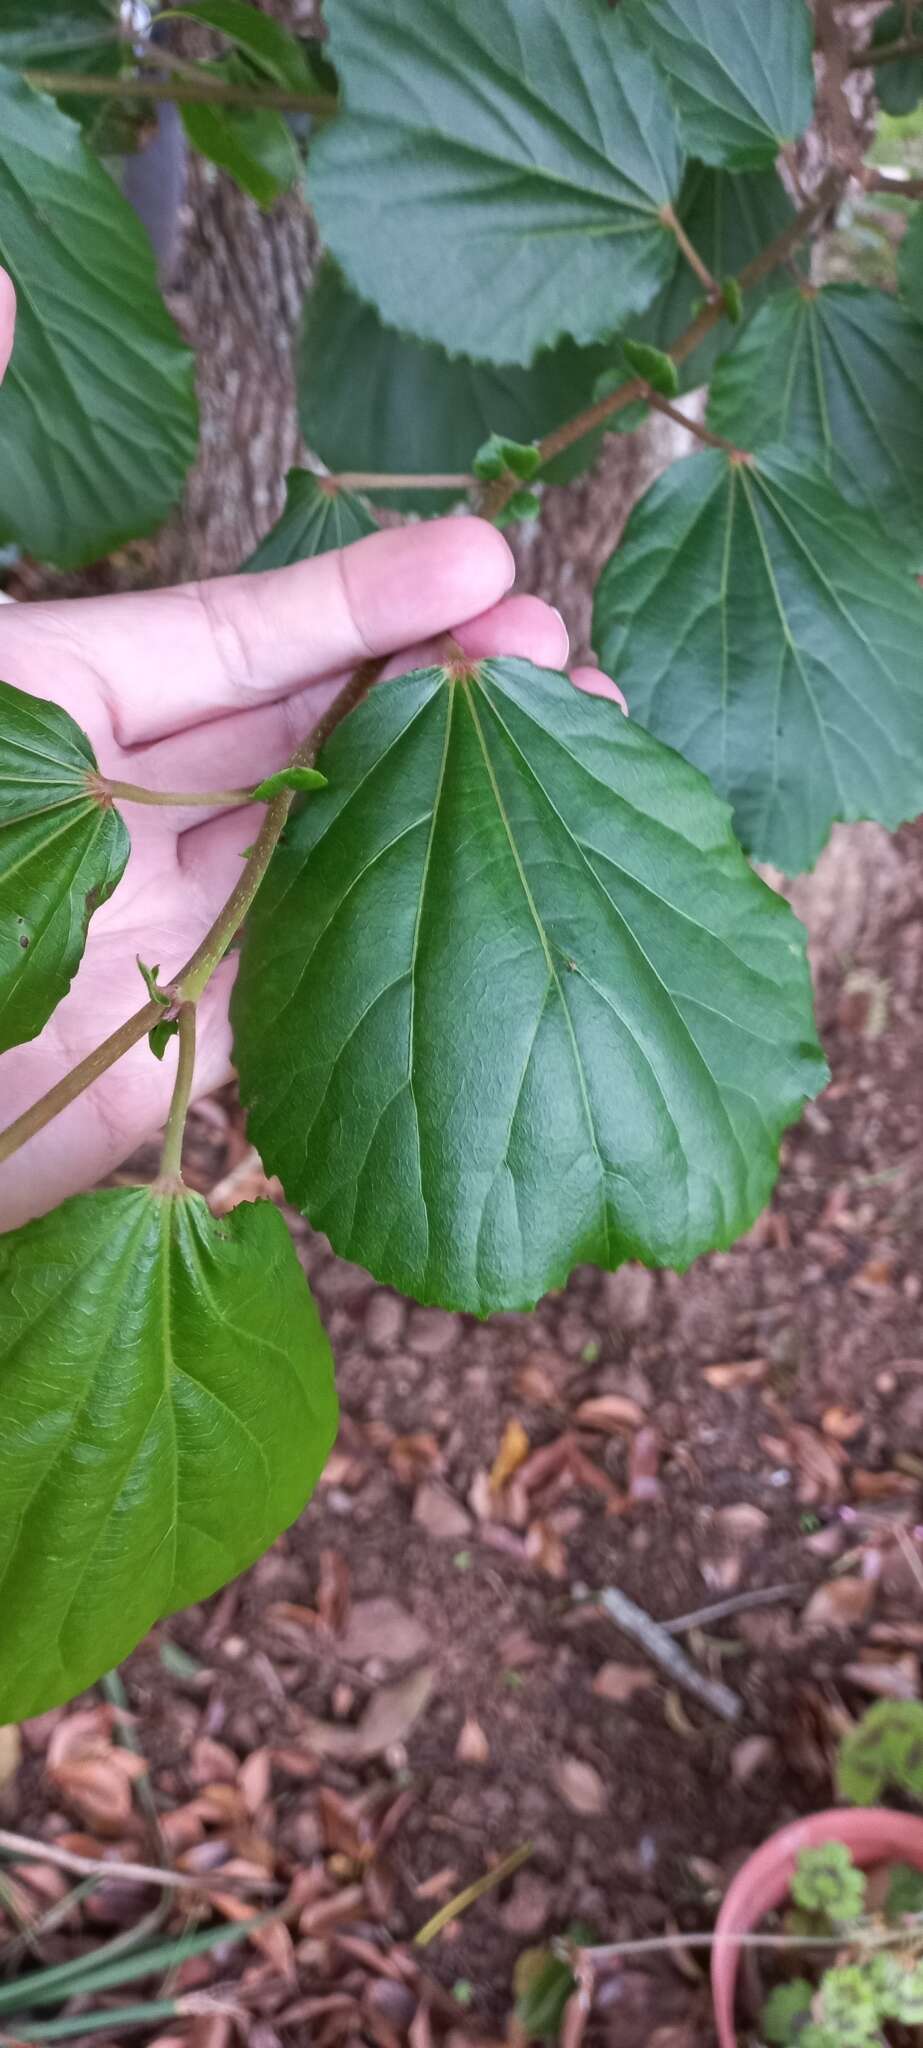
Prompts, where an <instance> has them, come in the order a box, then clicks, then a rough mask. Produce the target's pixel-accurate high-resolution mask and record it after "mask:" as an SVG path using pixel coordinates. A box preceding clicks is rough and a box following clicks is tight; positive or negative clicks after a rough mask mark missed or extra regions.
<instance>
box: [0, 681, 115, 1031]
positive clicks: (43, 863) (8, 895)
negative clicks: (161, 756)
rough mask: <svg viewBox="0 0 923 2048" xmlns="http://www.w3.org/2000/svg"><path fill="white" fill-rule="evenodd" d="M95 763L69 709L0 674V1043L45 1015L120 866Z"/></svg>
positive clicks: (36, 1027) (36, 1025)
mask: <svg viewBox="0 0 923 2048" xmlns="http://www.w3.org/2000/svg"><path fill="white" fill-rule="evenodd" d="M95 771H96V758H95V755H94V753H93V750H92V748H91V746H90V743H89V741H88V740H87V739H86V738H85V737H84V735H83V733H82V732H81V730H80V727H79V726H78V725H75V724H74V721H73V719H72V718H69V717H68V715H67V712H66V711H62V710H60V708H59V706H58V705H57V704H50V703H48V702H47V701H46V700H45V699H44V698H42V697H29V696H27V695H26V694H25V692H24V691H22V690H14V689H13V688H12V687H11V685H10V684H9V683H0V1052H6V1051H8V1049H9V1047H10V1046H11V1045H21V1044H22V1043H23V1041H24V1040H25V1039H27V1038H36V1037H37V1036H38V1033H39V1032H40V1031H41V1030H42V1028H43V1026H44V1025H45V1024H47V1022H48V1019H49V1017H50V1016H51V1013H52V1011H53V1010H55V1009H56V1008H57V1005H58V1003H59V1002H60V1001H61V998H62V996H65V995H66V994H67V991H68V988H69V987H70V984H71V981H72V979H73V976H74V975H75V973H76V971H77V968H78V966H79V964H80V960H81V958H82V955H83V948H84V945H85V942H86V935H87V926H88V924H89V922H90V918H91V916H92V914H93V911H94V910H96V909H98V907H99V905H100V904H101V903H105V901H106V898H107V896H111V894H112V891H113V889H114V888H115V886H116V883H117V882H118V881H119V880H120V879H121V876H122V874H123V872H124V869H125V863H126V861H127V859H128V852H129V838H128V833H127V831H126V828H125V826H124V825H123V823H122V820H121V818H120V817H119V815H118V812H117V811H114V810H112V809H111V807H108V806H104V805H103V804H102V803H101V802H100V801H99V798H98V797H95V796H93V795H92V794H91V792H90V789H89V787H88V783H87V777H88V776H90V775H92V774H94V773H95Z"/></svg>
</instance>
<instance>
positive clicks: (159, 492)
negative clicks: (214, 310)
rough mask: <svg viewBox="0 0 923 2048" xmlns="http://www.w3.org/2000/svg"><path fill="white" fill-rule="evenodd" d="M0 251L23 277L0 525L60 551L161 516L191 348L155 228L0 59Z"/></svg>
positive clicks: (190, 394)
mask: <svg viewBox="0 0 923 2048" xmlns="http://www.w3.org/2000/svg"><path fill="white" fill-rule="evenodd" d="M0 262H2V263H3V264H4V265H5V267H6V268H7V270H8V271H9V272H10V274H11V276H12V278H13V282H14V284H15V285H16V289H17V294H18V300H19V312H18V320H17V327H16V345H15V348H14V350H13V360H12V362H11V364H10V368H9V370H8V372H7V375H6V379H5V381H4V384H3V388H2V390H0V445H2V448H3V462H2V465H0V538H2V539H4V540H16V541H18V542H19V543H20V544H21V546H23V547H24V548H27V549H28V550H29V552H30V553H31V554H35V555H39V556H41V557H43V558H44V559H46V560H49V561H53V562H58V563H60V564H61V565H62V566H64V567H71V566H73V565H74V564H76V563H79V562H85V561H89V560H91V559H93V558H94V557H96V556H98V555H104V554H107V553H108V552H109V551H110V549H112V548H114V547H117V546H119V545H120V543H121V542H123V541H125V540H127V539H129V538H130V537H131V536H132V535H134V534H139V533H147V532H149V531H150V530H151V528H153V527H154V526H156V525H157V524H158V523H159V521H160V520H161V519H163V518H164V516H165V514H166V513H167V512H168V511H169V509H170V507H171V505H172V504H173V503H174V501H175V500H176V498H177V497H178V496H179V493H180V490H181V488H182V483H183V478H184V476H185V474H186V470H187V468H188V467H189V464H190V462H191V461H192V458H193V456H194V454H195V448H196V424H197V413H196V402H195V391H194V382H193V359H192V357H191V355H190V354H189V351H188V349H186V348H184V347H183V345H182V343H181V341H180V339H179V335H178V333H177V330H176V328H175V327H174V325H173V322H172V320H171V318H170V316H169V314H168V312H167V310H166V307H165V306H164V303H163V300H162V298H161V296H160V293H159V291H158V289H157V282H156V278H155V274H154V257H153V252H152V250H151V245H150V242H149V241H148V238H147V235H146V234H145V232H144V229H143V228H142V226H141V224H140V222H139V221H138V220H137V219H136V217H135V215H134V213H133V212H132V210H131V208H130V206H129V205H128V204H127V202H126V201H125V200H124V199H123V198H122V196H121V194H120V192H119V191H118V190H117V187H116V186H115V184H114V182H113V180H112V178H110V177H109V175H108V173H107V172H106V171H105V170H104V169H103V167H102V165H101V164H100V163H98V162H97V161H96V159H95V157H93V156H92V155H91V154H90V151H89V150H88V149H87V148H86V146H85V144H84V142H83V140H82V137H81V135H80V131H79V129H78V128H77V127H76V126H75V125H74V123H73V122H72V121H70V120H69V119H68V118H67V116H66V115H65V114H62V113H61V111H60V109H59V108H58V107H56V106H55V104H54V101H53V100H49V99H46V98H45V97H43V96H42V95H41V94H39V93H35V92H32V90H31V89H30V87H29V86H27V85H25V84H24V83H23V82H22V80H21V79H18V78H16V77H14V76H13V74H12V73H11V72H7V71H0Z"/></svg>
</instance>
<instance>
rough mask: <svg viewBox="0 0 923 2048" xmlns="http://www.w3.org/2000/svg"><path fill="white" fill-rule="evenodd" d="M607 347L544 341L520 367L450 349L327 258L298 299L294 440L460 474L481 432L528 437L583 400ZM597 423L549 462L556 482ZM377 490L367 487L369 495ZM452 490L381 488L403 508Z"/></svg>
mask: <svg viewBox="0 0 923 2048" xmlns="http://www.w3.org/2000/svg"><path fill="white" fill-rule="evenodd" d="M612 359H613V351H612V349H611V347H610V348H607V347H606V346H605V344H603V343H599V344H597V345H596V346H595V347H593V348H578V347H577V346H576V344H575V343H574V342H572V341H563V342H559V344H558V346H557V348H555V349H543V350H542V353H541V355H539V356H538V357H537V358H536V361H535V362H534V364H533V365H532V368H531V369H528V370H524V369H521V368H518V367H516V366H508V367H506V368H503V367H500V366H498V365H495V364H492V363H475V362H472V361H470V359H469V358H468V357H466V356H449V355H447V354H446V352H445V350H444V349H441V348H437V347H436V346H435V345H434V344H433V343H432V342H424V341H414V340H413V339H412V337H411V336H410V335H407V334H399V333H398V331H397V329H396V328H394V327H385V326H384V325H383V323H382V321H381V320H380V319H379V317H378V314H377V313H376V311H375V308H374V306H369V305H365V304H364V303H363V301H362V300H361V299H357V297H356V295H355V293H354V292H352V291H350V289H349V286H348V284H347V283H346V281H345V279H344V278H343V277H342V275H341V273H340V272H339V270H338V269H337V266H336V264H335V263H332V262H331V261H330V260H329V258H328V260H327V261H326V262H325V263H324V264H323V265H322V266H321V270H320V274H319V276H318V279H317V283H316V284H315V286H314V289H313V291H311V292H310V294H309V296H308V301H307V305H306V308H305V318H304V327H303V330H302V339H301V350H300V364H299V386H298V395H299V410H300V414H301V425H302V430H303V432H304V435H305V439H306V440H307V441H308V442H309V443H310V446H311V447H312V448H314V449H315V450H316V451H317V454H318V455H320V456H321V457H322V459H323V461H324V462H326V463H327V464H328V465H329V467H330V468H331V469H332V470H353V469H357V470H374V471H376V472H377V473H379V474H381V473H383V474H385V475H388V476H392V475H400V474H401V472H404V471H406V472H408V473H409V474H411V475H413V474H418V473H420V472H424V473H426V474H427V475H429V474H431V473H432V472H433V471H438V472H439V473H454V472H456V471H470V469H471V464H472V462H473V460H474V456H475V454H476V453H477V450H478V448H479V447H480V446H481V444H482V442H483V441H485V440H486V439H487V437H488V435H489V434H490V433H491V432H494V431H496V432H497V433H500V434H504V435H507V436H509V437H510V438H511V439H513V440H520V441H533V440H536V439H537V438H538V437H539V435H540V434H546V433H548V432H549V431H550V430H551V428H552V427H557V426H560V425H561V423H562V421H564V420H566V419H569V418H571V416H572V415H573V414H574V413H578V412H580V411H581V410H582V408H583V407H584V406H587V405H589V404H590V402H591V400H592V397H593V391H594V387H595V384H596V380H597V378H598V377H599V375H600V372H601V371H602V370H604V369H605V368H606V365H607V364H608V363H610V362H611V361H612ZM601 439H602V434H601V432H597V433H595V434H592V435H588V436H587V437H586V439H585V440H584V441H581V442H580V443H579V445H578V447H577V448H576V449H574V450H570V451H569V452H568V456H567V458H566V459H564V460H563V461H562V462H559V463H556V464H555V465H553V469H552V472H551V480H552V481H553V482H557V483H563V482H566V481H567V480H568V479H569V478H570V477H572V476H575V475H577V474H578V473H579V471H580V470H581V469H583V468H585V467H586V465H587V463H589V462H590V461H592V459H593V456H594V455H595V454H596V452H597V450H598V448H599V444H600V441H601ZM376 495H378V494H377V493H376ZM458 495H459V493H458V491H457V490H455V491H451V490H449V491H445V492H441V491H430V490H427V491H407V490H401V491H397V492H389V493H388V494H387V502H388V503H390V504H392V505H395V504H396V505H399V506H400V507H401V509H402V510H404V511H417V512H435V511H438V510H440V509H441V508H442V507H443V506H445V505H447V504H451V503H452V501H453V499H454V498H457V497H458Z"/></svg>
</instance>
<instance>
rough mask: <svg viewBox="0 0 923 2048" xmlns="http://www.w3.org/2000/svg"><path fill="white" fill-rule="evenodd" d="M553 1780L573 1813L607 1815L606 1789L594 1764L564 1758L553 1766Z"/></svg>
mask: <svg viewBox="0 0 923 2048" xmlns="http://www.w3.org/2000/svg"><path fill="white" fill-rule="evenodd" d="M551 1780H552V1783H553V1785H554V1787H555V1790H556V1791H557V1792H558V1793H559V1795H560V1797H561V1798H562V1799H563V1801H564V1804H565V1806H569V1807H570V1810H571V1812H572V1813H580V1814H585V1815H586V1816H587V1817H590V1816H591V1815H593V1814H599V1813H605V1811H606V1806H607V1804H608V1800H607V1797H606V1788H605V1785H604V1784H603V1781H602V1779H601V1777H600V1775H599V1772H598V1770H597V1769H596V1767H595V1765H594V1764H587V1763H584V1761H583V1759H582V1757H579V1756H562V1757H561V1758H560V1759H559V1760H558V1762H557V1763H554V1764H552V1767H551Z"/></svg>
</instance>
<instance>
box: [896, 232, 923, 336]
mask: <svg viewBox="0 0 923 2048" xmlns="http://www.w3.org/2000/svg"><path fill="white" fill-rule="evenodd" d="M897 261H898V278H899V281H900V288H901V296H902V298H903V299H904V301H905V303H906V304H907V305H908V306H909V307H910V311H911V313H912V314H913V316H914V319H915V320H918V321H920V322H923V206H915V207H914V209H913V213H912V214H911V216H910V222H909V225H908V228H907V232H906V234H905V236H904V239H903V241H902V243H901V247H900V255H899V256H898V259H897ZM917 331H918V333H919V331H920V330H919V328H918V330H917Z"/></svg>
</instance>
